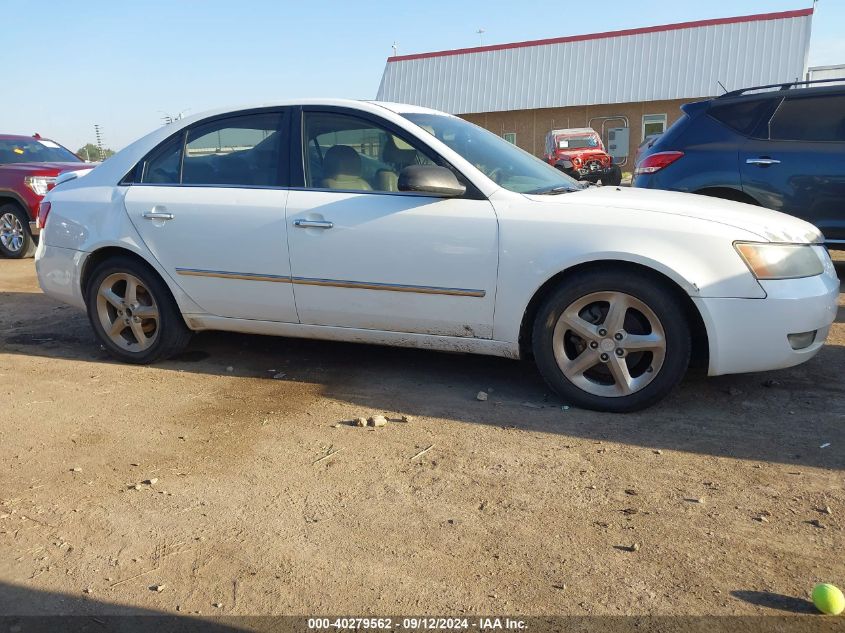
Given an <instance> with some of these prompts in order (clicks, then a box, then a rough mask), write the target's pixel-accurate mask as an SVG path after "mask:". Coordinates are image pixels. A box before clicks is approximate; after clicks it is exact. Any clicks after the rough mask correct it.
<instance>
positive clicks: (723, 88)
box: [716, 80, 728, 94]
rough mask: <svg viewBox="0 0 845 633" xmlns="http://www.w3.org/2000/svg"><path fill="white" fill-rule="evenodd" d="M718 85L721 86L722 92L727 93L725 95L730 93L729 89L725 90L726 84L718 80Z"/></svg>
mask: <svg viewBox="0 0 845 633" xmlns="http://www.w3.org/2000/svg"><path fill="white" fill-rule="evenodd" d="M716 83H717V84H719V87H720V88H721V89H722V90H724V91H725V94H727V93H728V89H727V88H725V84H723V83H722V82H721V81H718V80H717V81H716Z"/></svg>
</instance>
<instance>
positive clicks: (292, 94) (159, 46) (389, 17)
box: [0, 0, 845, 150]
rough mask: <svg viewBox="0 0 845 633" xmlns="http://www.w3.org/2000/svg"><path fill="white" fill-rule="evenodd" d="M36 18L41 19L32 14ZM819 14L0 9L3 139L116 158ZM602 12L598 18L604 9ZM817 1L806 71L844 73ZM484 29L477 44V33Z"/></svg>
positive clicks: (184, 4) (579, 5) (264, 0)
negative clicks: (499, 63)
mask: <svg viewBox="0 0 845 633" xmlns="http://www.w3.org/2000/svg"><path fill="white" fill-rule="evenodd" d="M36 4H37V9H36V7H35V5H36ZM810 5H811V0H762V1H749V0H708V1H707V2H700V1H699V2H690V1H679V0H624V1H621V0H602V1H601V2H598V3H597V2H596V0H582V1H580V2H576V1H572V0H568V1H566V2H561V1H560V0H557V1H556V2H533V1H530V0H519V1H516V0H508V1H501V0H484V1H483V2H479V1H475V0H449V1H446V0H427V1H426V2H409V1H407V0H394V1H393V2H387V1H383V0H359V1H357V2H356V1H354V0H345V1H335V0H312V1H311V2H290V1H288V0H239V1H235V0H135V1H134V2H133V1H129V0H126V1H116V0H82V1H81V2H64V1H60V0H50V1H48V2H40V3H34V2H33V1H32V0H0V23H2V24H3V26H4V29H3V31H4V45H3V48H2V52H0V76H2V78H3V83H4V91H3V92H4V97H3V99H0V133H17V134H32V133H34V132H38V133H40V134H42V135H43V136H47V137H50V138H52V139H54V140H56V141H58V142H59V143H62V144H63V145H66V146H68V147H69V148H70V149H72V150H76V149H78V148H79V147H81V146H82V145H83V144H85V143H86V142H93V141H94V125H95V124H97V125H99V126H100V128H101V131H102V135H103V140H104V145H105V146H107V147H110V148H112V149H115V150H119V149H121V148H122V147H124V146H125V145H127V144H129V143H130V142H132V141H133V140H135V139H137V138H139V137H140V136H142V135H144V134H146V133H147V132H150V131H152V130H153V129H155V128H156V127H158V126H159V125H161V117H162V116H164V115H165V114H169V115H171V116H176V115H178V114H179V113H180V112H186V113H187V114H196V113H199V112H202V111H203V110H208V109H211V108H217V107H225V106H230V105H232V106H237V105H241V104H249V103H259V102H261V103H264V102H270V101H274V100H280V99H291V98H297V97H347V98H354V99H372V98H373V97H375V94H376V91H377V90H378V86H379V81H380V80H381V75H382V72H383V70H384V65H385V61H386V59H387V57H389V56H390V55H391V54H392V49H391V46H392V45H393V44H394V43H396V44H397V45H398V50H399V54H400V55H402V54H409V53H415V52H425V51H434V50H444V49H451V48H461V47H467V46H477V45H478V44H479V41H480V37H483V43H484V44H499V43H505V42H515V41H522V40H532V39H542V38H549V37H561V36H566V35H578V34H584V33H595V32H600V31H612V30H618V29H627V28H636V27H644V26H654V25H659V24H670V23H674V22H686V21H689V20H700V19H708V18H721V17H729V16H736V15H748V14H753V13H768V12H773V11H787V10H793V9H803V8H807V7H809V6H810ZM597 7H600V9H598V10H597V9H596V8H597ZM843 27H845V2H843V0H820V1H819V2H818V4H817V5H816V15H815V17H814V19H813V36H812V43H811V49H810V65H811V66H813V65H826V64H843V63H845V28H843ZM479 29H484V33H483V35H482V36H479V34H478V33H477V31H478V30H479Z"/></svg>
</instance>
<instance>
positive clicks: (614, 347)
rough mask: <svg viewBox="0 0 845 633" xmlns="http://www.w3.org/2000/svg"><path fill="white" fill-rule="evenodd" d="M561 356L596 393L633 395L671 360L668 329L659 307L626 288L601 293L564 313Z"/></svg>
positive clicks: (556, 343) (555, 341) (558, 344)
mask: <svg viewBox="0 0 845 633" xmlns="http://www.w3.org/2000/svg"><path fill="white" fill-rule="evenodd" d="M552 345H553V351H554V356H555V360H556V362H557V365H558V367H559V368H560V370H561V371H562V372H563V374H564V376H566V378H567V379H568V380H569V381H570V382H571V383H572V384H574V385H575V386H577V387H578V388H580V389H582V390H584V391H586V392H587V393H591V394H593V395H596V396H603V397H622V396H629V395H631V394H633V393H636V392H638V391H640V390H642V389H644V388H645V387H646V386H647V385H648V384H650V383H651V382H652V381H653V380H654V379H655V378H656V377H657V375H658V373H659V372H660V369H661V367H663V361H664V359H665V358H666V333H665V332H664V330H663V325H662V324H661V323H660V319H658V318H657V315H656V314H655V313H654V311H653V310H652V309H651V308H649V307H648V306H647V305H646V304H645V303H643V302H642V301H640V300H639V299H637V298H636V297H633V296H631V295H629V294H626V293H624V292H615V291H614V292H595V293H591V294H589V295H586V296H584V297H581V298H580V299H578V300H577V301H574V302H573V303H572V304H570V305H569V306H568V307H567V308H566V309H565V310H564V311H563V313H561V315H560V317H559V318H558V321H557V323H556V324H555V328H554V333H553V336H552Z"/></svg>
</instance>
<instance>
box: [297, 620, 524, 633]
mask: <svg viewBox="0 0 845 633" xmlns="http://www.w3.org/2000/svg"><path fill="white" fill-rule="evenodd" d="M344 629H351V630H356V631H358V630H367V629H369V630H374V631H378V630H382V631H384V630H387V631H389V630H400V631H401V630H408V631H424V630H429V631H431V630H434V631H438V630H439V631H460V630H469V629H476V630H479V631H521V630H525V629H526V623H525V621H524V620H520V619H516V618H500V617H479V618H473V619H471V618H465V617H460V618H440V617H437V618H435V617H408V618H401V619H400V618H395V619H394V618H363V617H362V618H355V617H348V618H344V617H339V618H308V630H309V631H319V630H344Z"/></svg>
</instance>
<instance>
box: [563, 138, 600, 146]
mask: <svg viewBox="0 0 845 633" xmlns="http://www.w3.org/2000/svg"><path fill="white" fill-rule="evenodd" d="M557 146H558V147H559V148H560V149H586V148H591V147H598V146H599V140H598V139H597V138H596V137H595V136H558V137H557Z"/></svg>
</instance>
